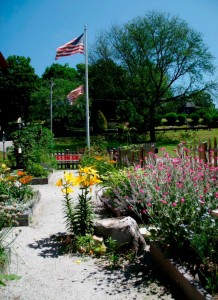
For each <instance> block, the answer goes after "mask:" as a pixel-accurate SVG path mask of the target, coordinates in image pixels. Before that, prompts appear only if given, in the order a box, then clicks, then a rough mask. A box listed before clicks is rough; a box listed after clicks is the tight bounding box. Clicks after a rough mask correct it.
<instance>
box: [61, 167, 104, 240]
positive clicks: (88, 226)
mask: <svg viewBox="0 0 218 300" xmlns="http://www.w3.org/2000/svg"><path fill="white" fill-rule="evenodd" d="M99 182H101V181H100V179H99V175H98V172H97V171H96V170H95V169H94V168H92V167H84V168H82V167H80V169H79V175H78V176H77V177H75V176H73V174H72V173H71V172H69V173H68V172H65V174H64V179H62V178H60V179H59V180H58V181H57V183H56V185H57V186H61V187H62V192H63V194H64V199H65V201H64V210H63V212H64V218H65V222H66V226H67V229H68V230H69V231H70V233H74V234H75V235H76V236H78V235H86V234H89V233H92V232H93V219H94V212H93V206H92V204H91V196H89V193H90V191H91V186H93V185H94V184H97V183H99ZM75 185H79V190H80V193H79V194H78V201H77V203H76V204H73V203H72V199H71V197H70V193H71V192H73V190H72V187H74V186H75Z"/></svg>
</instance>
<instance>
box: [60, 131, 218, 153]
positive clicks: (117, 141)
mask: <svg viewBox="0 0 218 300" xmlns="http://www.w3.org/2000/svg"><path fill="white" fill-rule="evenodd" d="M136 136H137V138H136ZM214 137H216V138H218V128H215V129H211V130H202V129H200V130H188V131H186V130H178V131H175V130H170V131H158V132H156V139H157V142H156V145H157V147H158V148H159V149H160V148H162V147H164V148H166V151H167V152H169V153H170V155H173V154H174V153H175V152H174V149H176V148H177V145H178V144H179V143H180V142H181V141H186V142H187V143H188V144H190V145H191V144H193V143H194V142H196V143H198V141H199V140H200V141H207V140H208V139H209V138H211V139H212V140H213V138H214ZM95 139H96V137H94V136H91V145H92V143H93V142H94V141H95ZM148 140H149V135H148V134H144V135H135V136H134V137H132V138H131V140H130V143H131V142H132V143H142V144H143V143H146V141H148ZM105 141H106V143H105V144H106V147H108V148H114V147H115V148H116V147H119V146H123V145H127V144H128V143H127V137H126V135H125V134H123V135H121V136H118V135H108V136H105ZM85 146H86V137H85V136H83V137H78V136H77V137H67V138H57V139H55V148H63V149H68V148H69V149H75V151H76V150H77V149H78V148H83V147H85Z"/></svg>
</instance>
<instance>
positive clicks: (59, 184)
mask: <svg viewBox="0 0 218 300" xmlns="http://www.w3.org/2000/svg"><path fill="white" fill-rule="evenodd" d="M55 185H56V186H62V185H63V180H62V178H60V179H58V181H57V182H56V184H55Z"/></svg>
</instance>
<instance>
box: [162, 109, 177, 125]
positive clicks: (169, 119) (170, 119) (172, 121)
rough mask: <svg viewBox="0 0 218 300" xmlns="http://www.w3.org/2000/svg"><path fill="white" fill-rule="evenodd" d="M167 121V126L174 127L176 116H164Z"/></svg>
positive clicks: (171, 113) (174, 114) (170, 114)
mask: <svg viewBox="0 0 218 300" xmlns="http://www.w3.org/2000/svg"><path fill="white" fill-rule="evenodd" d="M164 118H165V119H167V122H168V125H176V121H177V119H178V115H177V114H176V113H174V112H170V113H168V114H166V115H165V116H164Z"/></svg>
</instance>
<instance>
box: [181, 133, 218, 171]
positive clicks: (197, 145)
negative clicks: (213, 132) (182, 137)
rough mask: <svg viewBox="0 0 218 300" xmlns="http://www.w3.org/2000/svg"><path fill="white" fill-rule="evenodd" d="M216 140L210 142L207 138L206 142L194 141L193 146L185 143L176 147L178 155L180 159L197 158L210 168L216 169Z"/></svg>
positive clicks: (217, 152)
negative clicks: (185, 157)
mask: <svg viewBox="0 0 218 300" xmlns="http://www.w3.org/2000/svg"><path fill="white" fill-rule="evenodd" d="M217 147H218V146H217V138H216V137H214V138H213V139H212V140H211V139H210V138H209V139H208V140H207V141H200V140H199V141H198V142H196V141H194V143H193V145H191V146H188V145H187V144H185V143H181V144H179V145H178V146H177V149H178V154H179V156H180V157H184V156H190V155H191V156H198V157H199V158H200V159H202V160H203V161H204V162H205V163H208V164H210V166H213V167H217V165H218V148H217Z"/></svg>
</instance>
